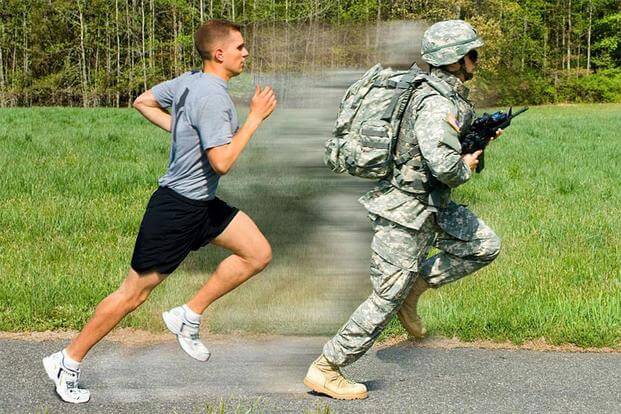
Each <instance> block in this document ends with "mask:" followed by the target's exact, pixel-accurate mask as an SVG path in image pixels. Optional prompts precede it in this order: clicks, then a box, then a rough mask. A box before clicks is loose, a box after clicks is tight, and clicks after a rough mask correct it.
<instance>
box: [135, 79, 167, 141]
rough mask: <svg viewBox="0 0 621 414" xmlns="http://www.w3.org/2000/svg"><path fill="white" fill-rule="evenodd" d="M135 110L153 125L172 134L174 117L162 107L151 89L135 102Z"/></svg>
mask: <svg viewBox="0 0 621 414" xmlns="http://www.w3.org/2000/svg"><path fill="white" fill-rule="evenodd" d="M134 108H136V109H137V110H138V112H140V113H141V114H142V116H144V117H145V118H147V119H148V120H149V121H151V122H152V123H153V124H155V125H157V126H158V127H160V128H162V129H163V130H164V131H168V132H170V129H171V125H172V117H171V116H170V114H169V113H168V112H166V110H165V109H164V108H162V107H161V106H160V104H159V103H158V102H157V100H156V99H155V96H153V93H152V92H151V89H149V90H148V91H146V92H144V93H142V94H141V95H140V96H139V97H138V98H136V100H135V101H134Z"/></svg>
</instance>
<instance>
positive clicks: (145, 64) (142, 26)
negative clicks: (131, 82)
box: [140, 0, 147, 91]
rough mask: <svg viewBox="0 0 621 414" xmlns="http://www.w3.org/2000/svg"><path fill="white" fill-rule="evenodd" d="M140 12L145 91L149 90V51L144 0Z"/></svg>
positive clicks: (141, 2) (141, 0)
mask: <svg viewBox="0 0 621 414" xmlns="http://www.w3.org/2000/svg"><path fill="white" fill-rule="evenodd" d="M140 12H141V16H142V19H141V22H140V23H141V34H142V55H141V58H142V59H141V60H142V86H143V87H144V90H145V91H146V90H147V50H146V42H145V25H146V21H145V16H144V0H140Z"/></svg>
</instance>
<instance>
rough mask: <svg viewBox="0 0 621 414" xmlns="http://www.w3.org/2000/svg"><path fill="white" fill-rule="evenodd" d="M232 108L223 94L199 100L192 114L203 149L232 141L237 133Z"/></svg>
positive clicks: (193, 123)
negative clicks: (234, 128)
mask: <svg viewBox="0 0 621 414" xmlns="http://www.w3.org/2000/svg"><path fill="white" fill-rule="evenodd" d="M232 110H233V109H232V108H231V105H230V103H229V102H228V101H227V99H226V98H225V97H224V96H221V95H217V94H216V95H211V96H208V97H205V98H203V99H202V100H201V101H199V103H198V106H197V108H195V110H194V111H192V113H191V115H190V116H191V121H192V126H193V127H194V128H195V129H196V131H197V132H198V136H199V138H200V141H201V146H202V148H203V150H206V149H209V148H213V147H218V146H220V145H226V144H228V143H230V142H231V139H232V138H233V134H234V133H235V131H234V130H233V124H232V119H233V114H232V112H231V111H232Z"/></svg>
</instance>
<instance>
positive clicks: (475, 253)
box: [323, 208, 500, 366]
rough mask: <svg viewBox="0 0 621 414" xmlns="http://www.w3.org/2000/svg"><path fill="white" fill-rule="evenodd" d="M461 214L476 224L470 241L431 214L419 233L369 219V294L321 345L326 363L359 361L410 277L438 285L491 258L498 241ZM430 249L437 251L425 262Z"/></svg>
mask: <svg viewBox="0 0 621 414" xmlns="http://www.w3.org/2000/svg"><path fill="white" fill-rule="evenodd" d="M462 209H463V210H466V209H465V208H462ZM467 213H468V214H469V215H470V217H471V218H472V219H473V220H474V221H476V223H474V226H473V232H472V234H471V235H470V236H469V238H470V240H461V239H458V238H456V237H455V236H452V235H450V234H449V233H447V232H446V231H445V230H444V229H443V228H442V227H440V226H439V225H438V222H437V221H436V219H435V215H431V216H430V217H429V218H428V219H427V220H426V221H425V223H424V224H423V226H422V227H421V228H420V229H419V230H413V229H409V228H406V227H403V226H400V225H398V224H396V223H394V222H392V221H389V220H387V219H385V218H382V217H374V223H373V224H374V231H375V235H374V237H373V244H372V248H373V254H372V257H371V272H370V273H371V283H372V285H373V292H372V293H371V295H370V296H369V297H368V298H367V299H366V300H365V301H364V302H363V303H362V304H361V305H360V306H359V307H358V309H356V310H355V311H354V313H353V314H352V315H351V317H350V318H349V320H348V321H347V323H345V325H344V326H343V327H342V328H341V329H340V330H339V332H338V333H337V334H336V335H335V336H334V337H333V338H332V339H331V340H330V341H328V342H327V343H326V344H325V345H324V348H323V354H324V356H325V357H326V358H327V359H328V361H330V362H331V363H332V364H334V365H337V366H345V365H347V364H350V363H352V362H354V361H356V360H357V359H358V358H360V357H361V356H362V355H363V354H364V353H365V352H366V351H367V350H368V349H369V348H370V347H371V345H373V342H375V340H376V339H377V337H378V336H379V334H380V333H381V332H382V330H383V329H384V327H385V326H386V324H387V323H388V322H389V321H390V319H391V317H392V316H393V315H394V314H395V313H396V312H397V310H398V309H399V308H400V306H401V304H402V303H403V301H404V300H405V298H406V297H407V295H408V293H409V291H410V288H411V287H412V284H413V282H414V280H415V279H416V277H422V278H424V279H425V281H427V283H428V284H429V285H431V286H432V287H439V286H442V285H444V284H447V283H450V282H453V281H455V280H457V279H460V278H462V277H464V276H466V275H468V274H470V273H472V272H474V271H476V270H478V269H480V268H482V267H483V266H485V265H487V264H489V263H490V262H491V261H492V260H494V259H495V258H496V256H497V255H498V253H499V251H500V239H499V238H498V236H496V234H495V233H494V232H493V230H492V229H491V228H489V227H488V226H487V225H486V224H485V223H484V222H483V221H482V220H480V219H478V218H476V216H474V214H472V213H470V212H469V211H467ZM449 224H450V223H449ZM444 227H447V226H444ZM432 246H433V247H436V248H437V249H439V250H440V252H439V253H438V254H436V255H434V256H432V257H429V258H428V257H427V256H428V254H429V251H430V249H431V247H432Z"/></svg>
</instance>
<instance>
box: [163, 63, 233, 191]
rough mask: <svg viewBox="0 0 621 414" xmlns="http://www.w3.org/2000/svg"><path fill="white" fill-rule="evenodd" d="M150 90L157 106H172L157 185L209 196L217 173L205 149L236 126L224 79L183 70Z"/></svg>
mask: <svg viewBox="0 0 621 414" xmlns="http://www.w3.org/2000/svg"><path fill="white" fill-rule="evenodd" d="M151 92H153V95H154V96H155V99H156V100H157V102H158V103H159V104H160V105H161V106H162V107H163V108H169V107H172V112H171V115H172V145H171V148H170V162H169V164H168V171H166V174H164V175H163V176H162V177H161V178H160V180H159V184H160V186H162V187H169V188H171V189H173V190H174V191H176V192H177V193H179V194H181V195H184V196H185V197H188V198H191V199H195V200H211V199H212V198H214V197H215V196H216V189H217V187H218V180H219V179H220V176H219V175H218V174H216V173H215V172H214V171H213V169H212V168H211V165H210V164H209V160H208V159H207V154H206V153H205V150H207V149H208V148H213V147H217V146H220V145H225V144H228V143H230V142H231V138H232V137H233V135H234V134H235V133H236V132H237V130H238V129H239V121H238V120H237V112H236V111H235V106H234V105H233V101H232V100H231V97H230V96H229V94H228V92H227V83H226V81H225V80H223V79H221V78H219V77H217V76H215V75H211V74H208V73H204V72H186V73H184V74H183V75H180V76H178V77H176V78H175V79H171V80H169V81H166V82H162V83H160V84H158V85H156V86H154V87H153V88H152V89H151Z"/></svg>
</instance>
